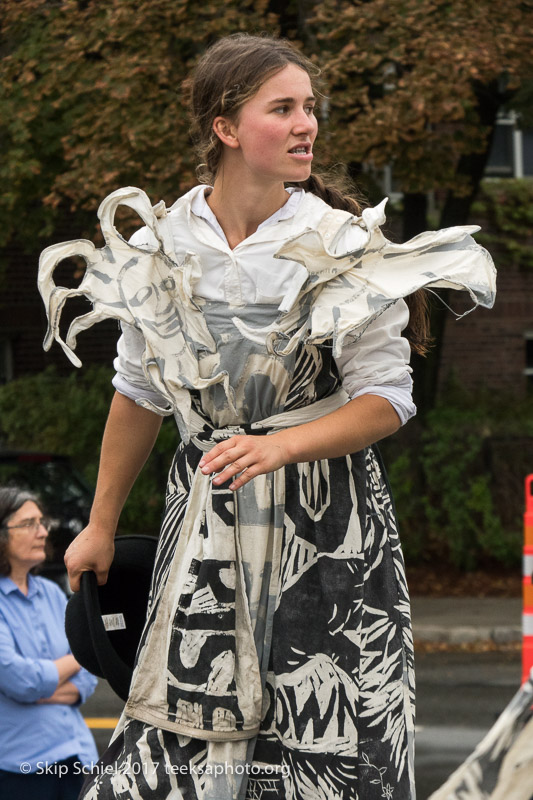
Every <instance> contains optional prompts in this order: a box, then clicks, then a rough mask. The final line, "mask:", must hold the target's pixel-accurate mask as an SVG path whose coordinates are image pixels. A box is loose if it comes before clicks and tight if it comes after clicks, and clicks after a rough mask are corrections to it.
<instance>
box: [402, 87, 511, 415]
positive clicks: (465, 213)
mask: <svg viewBox="0 0 533 800" xmlns="http://www.w3.org/2000/svg"><path fill="white" fill-rule="evenodd" d="M476 96H477V99H478V107H477V111H478V115H479V122H480V125H482V126H483V127H486V128H488V135H487V141H486V146H485V149H484V150H483V152H480V153H467V154H465V155H463V156H461V158H460V159H459V163H458V165H457V175H459V176H462V177H465V176H466V177H467V178H468V181H469V186H470V191H469V193H468V194H467V195H465V196H464V197H459V196H457V195H455V194H454V193H453V191H450V192H449V193H448V196H447V198H446V201H445V203H444V207H443V209H442V213H441V217H440V223H439V227H440V228H449V227H452V226H453V225H466V224H467V223H468V218H469V215H470V209H471V207H472V203H473V202H474V200H475V198H476V195H477V193H478V190H479V184H480V183H481V181H482V179H483V175H484V173H485V169H486V166H487V162H488V160H489V156H490V151H491V148H492V142H493V139H494V131H495V127H496V119H497V116H498V111H499V109H500V108H501V106H502V103H503V102H504V101H505V100H507V98H506V97H503V96H502V94H501V93H500V91H499V87H498V84H497V82H496V81H494V82H493V83H491V84H489V85H487V86H477V87H476ZM450 291H451V290H448V289H440V290H439V292H438V293H439V295H440V296H441V297H442V299H443V300H444V301H445V302H446V303H448V302H449V295H450ZM449 314H450V312H449V311H448V309H447V308H446V307H445V306H444V305H443V304H442V303H440V302H439V301H436V302H435V303H434V305H433V306H432V309H431V334H432V336H433V338H434V345H433V347H432V349H431V351H430V353H429V355H428V356H427V357H426V358H425V359H417V360H416V362H415V363H416V366H415V367H414V368H415V369H416V380H417V383H418V390H417V396H416V398H415V402H416V401H418V406H419V411H420V412H421V413H422V415H423V414H424V413H425V412H426V411H429V410H430V409H431V408H433V406H434V405H435V401H436V399H437V390H438V382H439V370H440V362H441V355H442V345H443V340H444V330H445V327H446V320H447V318H448V316H449Z"/></svg>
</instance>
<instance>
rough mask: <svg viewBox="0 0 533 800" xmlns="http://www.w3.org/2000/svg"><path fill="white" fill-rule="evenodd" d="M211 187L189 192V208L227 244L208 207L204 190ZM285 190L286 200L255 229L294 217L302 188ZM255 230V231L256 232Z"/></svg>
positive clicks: (300, 199) (198, 187) (200, 187)
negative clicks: (287, 195)
mask: <svg viewBox="0 0 533 800" xmlns="http://www.w3.org/2000/svg"><path fill="white" fill-rule="evenodd" d="M208 188H211V187H208V186H197V187H195V188H194V189H193V190H192V191H191V192H189V193H188V195H189V197H190V210H191V212H192V213H193V214H194V215H195V216H196V217H200V218H201V219H204V220H205V221H206V222H207V223H208V225H209V226H210V227H211V228H212V229H213V230H214V231H215V233H217V234H218V235H219V236H220V238H221V239H222V241H223V242H225V243H226V244H227V239H226V235H225V233H224V231H223V230H222V228H221V227H220V223H219V221H218V219H217V218H216V216H215V215H214V214H213V212H212V210H211V208H210V207H209V205H208V203H207V200H206V196H205V190H206V189H208ZM286 191H287V192H288V194H289V197H288V199H287V201H286V202H285V203H284V204H283V205H282V206H281V208H278V210H277V211H275V212H274V213H273V214H271V216H270V217H268V219H265V220H263V222H261V224H260V225H258V226H257V231H260V230H262V229H263V228H266V227H267V226H269V225H275V224H276V222H281V220H284V219H290V218H291V217H294V215H295V214H296V212H297V211H298V208H299V206H300V203H301V201H302V198H303V196H304V194H305V193H304V191H303V189H300V188H298V187H296V186H289V187H287V189H286ZM257 231H256V233H257Z"/></svg>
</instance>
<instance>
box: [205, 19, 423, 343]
mask: <svg viewBox="0 0 533 800" xmlns="http://www.w3.org/2000/svg"><path fill="white" fill-rule="evenodd" d="M289 64H295V65H296V66H298V67H300V68H301V69H303V70H304V71H305V72H307V74H308V75H309V78H310V80H311V84H312V85H313V88H314V90H315V92H316V91H317V86H316V84H317V81H318V77H319V75H320V70H319V69H318V67H316V66H315V65H314V64H313V63H312V62H311V61H310V60H309V59H308V58H306V57H305V56H304V55H303V54H302V53H301V52H300V51H299V50H298V49H297V48H296V47H295V46H294V45H293V44H291V43H290V42H288V41H287V40H285V39H276V38H274V37H272V36H250V35H249V34H245V33H236V34H233V35H231V36H226V37H224V38H222V39H219V41H218V42H216V43H215V44H214V45H212V46H211V47H210V48H209V49H208V50H207V51H206V52H205V53H204V55H203V56H202V57H201V58H200V60H199V62H198V64H197V66H196V69H195V70H194V72H193V75H192V79H191V83H190V90H191V104H190V106H191V113H192V125H191V136H192V139H193V142H194V146H195V150H196V154H197V157H198V161H199V166H198V169H197V174H198V178H199V180H200V181H201V182H202V183H212V182H213V181H214V179H215V177H216V175H217V172H218V169H219V167H220V161H221V158H222V152H223V145H222V142H221V141H220V139H219V138H218V136H217V135H216V133H215V132H214V131H213V120H214V119H215V117H219V116H221V117H229V118H233V119H236V118H237V116H238V114H239V111H240V109H241V108H242V106H243V105H244V104H245V103H246V102H247V100H249V99H250V98H251V97H253V96H254V95H255V94H256V92H257V91H258V90H259V89H260V88H261V86H262V85H263V84H264V83H265V81H267V80H268V79H269V78H271V77H272V76H273V75H275V74H276V73H277V72H279V71H280V70H282V69H284V67H286V66H288V65H289ZM343 183H346V182H345V181H340V180H339V179H338V178H335V179H333V180H332V178H331V177H330V176H327V177H326V178H325V179H323V178H322V177H320V176H318V175H316V174H312V175H310V177H309V178H308V179H307V180H306V181H303V182H302V183H299V184H292V185H298V186H301V188H303V189H304V190H305V191H307V192H311V193H312V194H314V195H316V196H317V197H320V199H321V200H324V201H325V202H326V203H327V204H328V205H330V206H331V207H332V208H338V209H342V210H344V211H349V212H350V213H351V214H354V215H356V216H357V215H359V214H360V213H361V203H360V202H359V199H358V198H357V197H356V196H355V192H354V191H353V189H352V188H351V187H350V189H349V190H348V191H346V186H343V185H342V184H343ZM407 304H408V306H409V312H410V320H409V324H408V326H407V328H406V330H405V336H406V337H407V338H408V339H409V342H410V344H411V349H412V350H414V351H415V352H416V353H420V354H421V355H423V354H424V353H426V352H427V349H428V343H429V319H428V312H427V300H426V293H425V292H424V291H423V290H421V291H417V292H415V293H414V294H412V295H411V296H410V297H408V298H407Z"/></svg>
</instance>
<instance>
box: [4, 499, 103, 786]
mask: <svg viewBox="0 0 533 800" xmlns="http://www.w3.org/2000/svg"><path fill="white" fill-rule="evenodd" d="M48 529H49V521H48V520H47V519H46V517H44V516H43V512H42V509H41V507H40V504H39V501H38V500H37V498H36V497H34V496H33V495H32V494H30V493H28V492H26V491H22V490H21V489H19V488H16V487H4V488H0V797H6V798H7V797H16V798H17V800H35V799H36V798H39V800H75V799H76V798H77V796H78V794H79V791H80V788H81V785H82V783H83V781H84V774H86V772H88V771H89V769H90V765H91V764H92V763H93V762H94V761H95V760H96V758H97V751H96V748H95V744H94V741H93V738H92V736H91V734H90V732H89V730H88V728H87V726H86V725H85V723H84V721H83V718H82V716H81V714H80V711H79V709H78V706H79V705H80V703H82V702H84V701H85V700H86V699H87V697H89V696H90V695H91V694H92V692H93V691H94V688H95V686H96V678H94V677H93V676H92V675H90V674H89V673H88V672H86V671H85V670H84V669H82V668H81V667H80V665H79V664H78V662H77V661H76V659H75V658H74V656H73V655H72V654H71V653H70V652H69V646H68V642H67V639H66V636H65V630H64V616H65V605H66V597H65V595H64V594H63V592H62V591H61V589H59V587H58V586H57V585H56V584H55V583H53V582H52V581H49V580H47V579H46V578H41V577H38V576H36V575H35V574H34V572H35V568H36V567H37V566H38V565H39V564H41V563H42V562H43V561H44V558H45V544H46V538H47V536H48Z"/></svg>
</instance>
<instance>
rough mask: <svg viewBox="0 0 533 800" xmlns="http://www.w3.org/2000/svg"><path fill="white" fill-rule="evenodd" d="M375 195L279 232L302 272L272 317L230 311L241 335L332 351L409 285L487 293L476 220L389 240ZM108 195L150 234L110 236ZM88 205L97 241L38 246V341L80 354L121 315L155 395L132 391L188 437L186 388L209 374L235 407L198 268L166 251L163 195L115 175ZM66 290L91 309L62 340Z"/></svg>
mask: <svg viewBox="0 0 533 800" xmlns="http://www.w3.org/2000/svg"><path fill="white" fill-rule="evenodd" d="M385 202H386V201H383V202H382V203H381V204H380V205H379V206H377V207H376V208H368V209H365V210H364V211H363V213H362V215H361V216H360V217H355V216H353V215H351V214H349V213H347V212H345V211H338V210H335V209H329V210H327V211H326V212H325V214H324V215H323V217H322V219H321V220H320V222H319V224H318V225H317V226H316V227H315V228H308V229H306V230H304V231H303V232H302V233H300V234H298V235H297V236H294V237H293V238H291V239H289V240H288V241H286V242H285V243H284V244H283V245H282V247H281V248H280V249H279V250H278V251H277V253H276V257H277V258H283V259H289V260H291V261H294V262H297V263H299V264H301V265H302V266H303V267H304V268H305V272H302V273H301V274H300V275H298V276H296V277H297V278H298V280H297V285H296V283H295V285H294V286H292V287H291V288H290V290H289V292H288V293H287V296H286V297H285V298H284V300H283V301H282V303H281V304H280V306H279V314H278V317H277V318H276V320H275V322H274V323H272V324H271V325H269V326H268V327H267V328H263V329H260V328H250V327H249V326H247V325H245V324H244V322H243V321H242V320H241V319H239V318H238V317H235V318H234V323H235V326H236V327H237V329H238V330H239V331H240V332H241V333H242V335H243V336H245V337H247V338H250V339H254V340H257V341H261V342H266V343H267V347H268V349H269V350H270V351H271V352H275V353H276V354H278V355H280V356H282V355H284V354H287V353H288V352H291V351H292V350H293V349H294V348H295V347H296V346H297V344H298V343H299V342H302V341H303V342H306V343H310V344H318V343H321V342H324V341H326V340H332V342H333V350H334V355H339V354H340V352H341V348H342V343H343V340H344V339H345V338H346V337H347V336H350V337H352V338H355V339H357V338H358V337H359V336H360V335H361V334H362V333H363V331H364V330H365V328H366V327H367V326H368V325H369V324H370V322H371V321H372V320H373V319H375V318H376V317H377V316H378V315H379V314H381V313H382V312H383V311H384V310H385V309H386V308H387V307H388V306H390V305H391V304H392V303H394V302H396V301H397V300H398V299H400V298H402V297H406V296H407V295H409V294H412V293H413V292H415V291H416V290H417V289H420V288H430V287H449V288H453V289H465V290H466V291H468V292H469V294H470V296H471V298H472V301H473V307H475V306H476V305H483V306H485V307H487V308H490V307H491V306H492V305H493V303H494V296H495V270H494V265H493V263H492V259H491V257H490V255H489V254H488V253H487V251H486V250H484V248H482V247H480V246H479V245H477V244H476V242H475V241H474V240H473V239H472V237H471V235H470V234H471V233H473V232H475V231H477V230H479V228H478V227H477V226H462V227H454V228H447V229H445V230H441V231H436V232H426V233H422V234H420V235H419V236H416V237H415V238H414V239H411V240H410V241H409V242H406V243H405V244H393V243H392V242H390V241H388V240H387V239H386V238H385V237H384V235H383V233H382V232H381V229H380V225H382V224H383V223H384V221H385V215H384V206H385ZM178 203H179V201H178ZM120 204H124V205H127V206H129V207H130V208H132V209H134V210H135V211H136V212H137V213H138V214H139V216H140V217H141V218H142V219H143V221H144V222H145V224H146V226H147V227H148V229H149V230H150V231H151V234H152V236H151V237H150V239H151V241H153V245H151V246H149V247H148V246H143V247H137V246H135V245H134V244H132V243H129V242H127V241H126V240H125V239H124V238H123V237H122V236H120V234H119V233H118V232H117V230H116V228H115V226H114V216H115V212H116V209H117V207H118V206H119V205H120ZM177 205H178V204H174V206H173V207H172V208H173V209H174V208H176V207H177ZM98 216H99V218H100V224H101V228H102V232H103V235H104V237H105V246H104V247H103V248H101V249H97V248H95V246H94V245H93V244H92V243H91V242H89V241H86V240H76V241H71V242H65V243H63V244H57V245H52V246H51V247H48V248H47V249H46V250H44V251H43V253H42V255H41V258H40V262H39V290H40V292H41V295H42V298H43V301H44V304H45V307H46V312H47V316H48V331H47V334H46V338H45V341H44V347H45V349H49V348H50V346H51V344H52V341H53V340H54V339H55V340H56V341H57V342H59V344H60V345H61V347H62V348H63V350H64V351H65V353H66V354H67V356H68V357H69V358H70V360H71V361H72V363H73V364H75V365H76V366H81V362H80V360H79V359H78V358H77V356H76V355H75V353H74V352H73V351H74V348H75V346H76V336H77V334H78V333H79V332H80V331H83V330H85V329H87V328H89V327H90V326H91V325H93V324H94V323H95V322H99V321H100V320H102V319H105V318H115V319H118V320H120V321H122V322H125V323H128V324H130V325H133V326H134V327H135V328H137V329H138V330H139V331H140V332H141V333H142V335H143V337H144V340H145V343H146V347H145V351H144V354H143V358H142V364H143V370H144V372H145V375H146V377H147V379H148V380H149V381H150V383H151V385H152V386H153V387H154V389H156V391H157V392H159V394H160V395H161V396H162V397H163V398H164V399H165V400H166V405H162V406H161V407H159V406H155V405H154V404H153V403H150V402H149V401H147V400H142V401H138V402H139V403H140V404H141V405H144V406H146V407H147V408H149V409H150V410H152V411H155V412H156V413H159V414H172V413H174V415H175V416H176V420H177V423H178V427H179V430H180V434H181V436H182V438H183V440H184V441H188V439H189V427H190V426H189V421H190V411H191V400H190V392H191V390H202V389H205V388H207V387H208V386H210V385H212V384H215V383H219V384H221V385H222V387H223V388H224V391H225V393H226V396H227V399H228V404H229V406H230V408H231V409H232V410H233V411H234V413H235V414H236V413H237V412H236V409H235V402H234V392H233V389H232V387H231V385H230V383H229V378H228V373H227V372H226V371H224V370H223V369H222V368H221V366H220V358H219V355H218V353H217V348H216V344H215V341H214V339H213V337H212V335H211V333H210V332H209V329H208V327H207V324H206V321H205V317H204V315H203V313H202V301H201V299H200V298H198V297H195V295H194V285H195V283H196V281H197V280H198V279H199V277H200V275H201V264H200V259H199V257H198V255H197V254H196V253H194V252H191V251H189V252H187V253H186V254H185V256H183V257H180V261H179V263H178V258H177V256H176V254H175V252H174V247H173V241H172V231H171V228H170V224H169V220H168V216H167V211H166V208H165V205H164V204H163V203H158V204H157V205H156V206H154V207H152V206H151V204H150V201H149V199H148V197H147V195H146V194H145V193H144V192H143V191H141V190H140V189H136V188H132V187H126V188H124V189H119V190H117V191H116V192H113V193H112V194H110V195H109V196H108V197H107V198H106V199H105V200H104V201H103V202H102V204H101V205H100V208H99V209H98ZM341 241H349V242H353V243H354V244H355V249H353V250H350V251H348V252H341V253H340V254H339V253H338V252H337V251H338V249H339V248H338V243H339V242H341ZM74 255H78V256H81V257H82V258H84V259H85V262H86V264H87V269H86V272H85V275H84V277H83V279H82V281H81V283H80V285H79V286H78V288H77V289H66V288H63V287H61V286H56V285H55V283H54V279H53V274H54V270H55V267H56V266H57V264H58V262H59V261H61V260H62V259H64V258H68V257H71V256H74ZM73 296H83V297H85V298H86V299H87V300H89V301H90V303H91V304H92V311H91V312H89V313H88V314H85V315H83V316H80V317H78V318H76V319H75V320H74V321H73V322H72V324H71V326H70V328H69V331H68V335H67V337H66V340H65V341H63V339H62V338H61V335H60V331H59V323H60V317H61V312H62V309H63V306H64V304H65V302H66V300H67V299H68V298H69V297H73Z"/></svg>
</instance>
